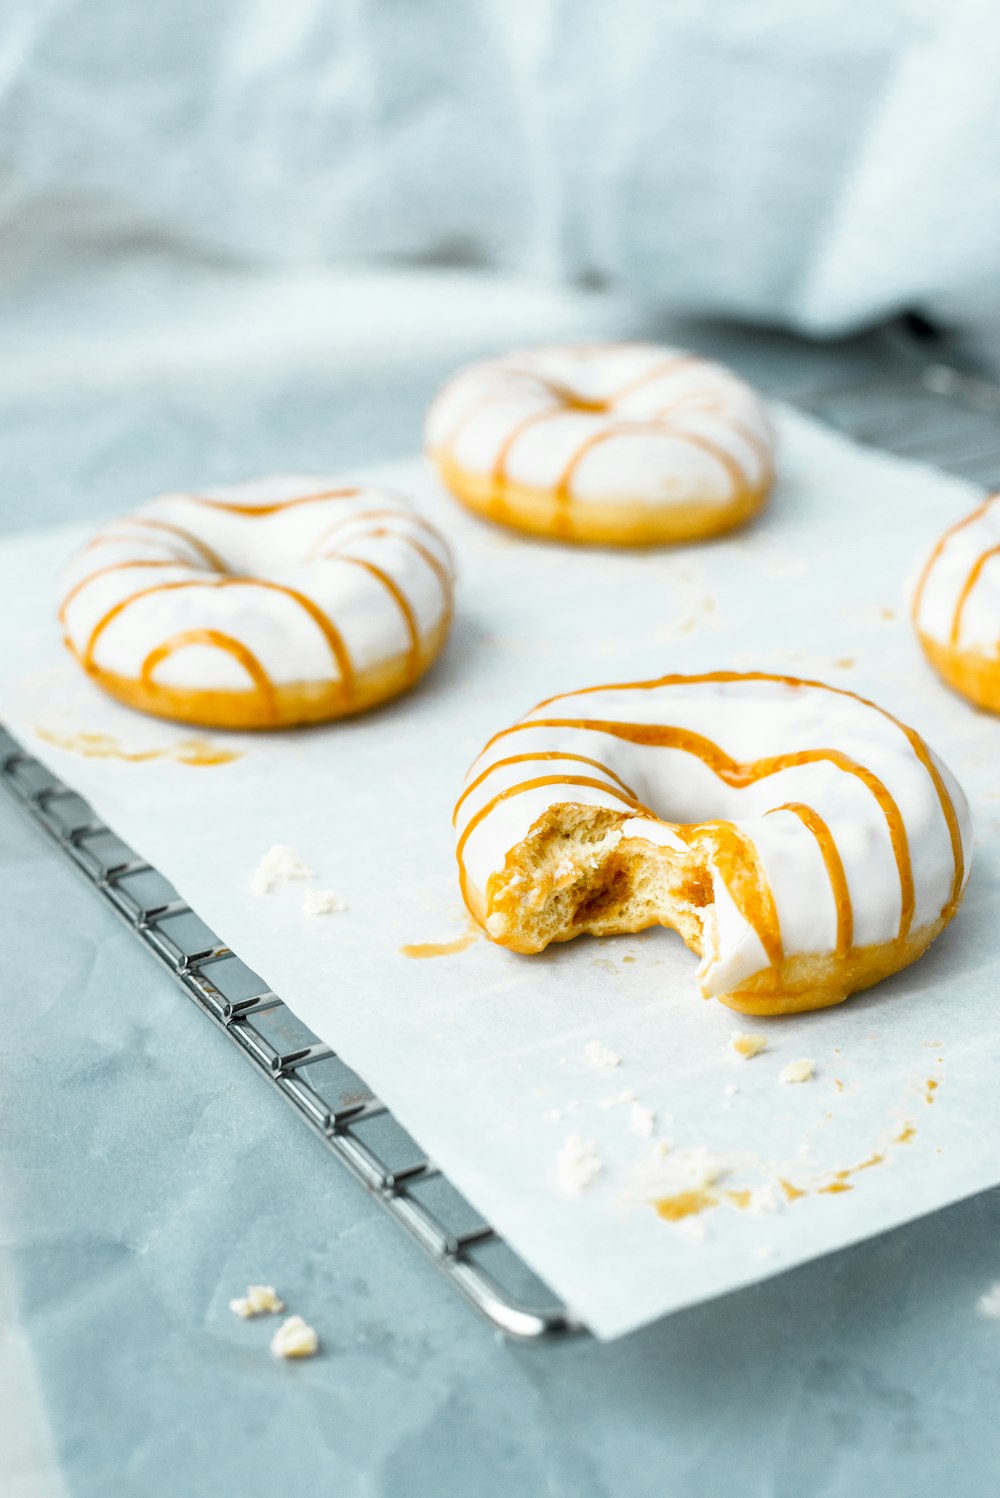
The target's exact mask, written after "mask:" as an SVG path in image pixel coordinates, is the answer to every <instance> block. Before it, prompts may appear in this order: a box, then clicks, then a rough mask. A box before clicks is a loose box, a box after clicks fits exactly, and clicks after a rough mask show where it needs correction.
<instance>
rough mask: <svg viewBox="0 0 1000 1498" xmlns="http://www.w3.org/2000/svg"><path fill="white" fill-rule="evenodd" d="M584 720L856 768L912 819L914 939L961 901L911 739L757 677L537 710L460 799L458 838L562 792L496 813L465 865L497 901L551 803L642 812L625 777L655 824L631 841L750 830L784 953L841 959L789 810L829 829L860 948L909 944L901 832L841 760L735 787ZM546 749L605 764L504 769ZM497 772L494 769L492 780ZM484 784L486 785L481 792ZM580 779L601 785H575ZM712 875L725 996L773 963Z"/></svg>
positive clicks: (677, 752)
mask: <svg viewBox="0 0 1000 1498" xmlns="http://www.w3.org/2000/svg"><path fill="white" fill-rule="evenodd" d="M580 719H587V720H590V721H591V722H594V723H595V724H600V723H607V724H613V723H632V724H649V725H656V726H663V725H673V726H675V727H678V728H680V729H683V730H687V731H689V732H691V733H694V734H698V735H700V736H701V737H703V738H706V739H708V740H711V741H712V742H713V743H714V744H717V745H718V746H719V747H720V748H721V749H722V750H723V751H724V752H725V753H726V754H727V755H728V756H729V757H730V758H731V759H733V760H735V761H738V762H740V763H749V762H752V761H756V760H760V759H767V758H771V757H776V756H786V755H789V754H792V753H796V752H799V751H808V750H832V751H834V752H836V753H839V754H840V755H843V756H846V757H847V758H848V759H850V760H851V761H853V762H854V763H856V764H858V765H860V766H862V767H864V768H865V769H866V770H868V771H869V772H871V773H873V774H874V775H875V776H877V777H878V779H879V781H881V783H882V784H883V785H884V787H885V788H886V790H887V791H888V793H889V795H890V796H891V797H892V798H893V800H894V801H895V803H896V805H897V807H898V809H899V813H900V816H901V818H902V821H903V824H904V826H905V829H906V835H907V840H908V844H909V852H910V858H911V864H912V875H913V887H914V911H913V918H912V923H911V928H910V929H911V930H912V931H914V932H916V931H918V930H920V929H921V928H922V927H924V926H927V925H929V924H931V923H932V922H934V921H935V920H937V919H938V917H939V916H940V914H941V912H942V910H943V909H944V908H945V906H946V905H947V904H948V902H949V900H950V898H951V895H952V886H953V882H954V876H955V859H954V853H953V848H952V842H951V834H950V832H949V828H948V823H947V820H946V816H945V812H944V810H943V807H942V802H941V799H940V797H939V795H938V791H937V789H936V788H935V785H934V782H933V780H932V778H931V775H930V773H929V771H928V770H927V768H926V767H925V766H924V765H923V764H922V763H921V761H920V759H919V758H918V756H917V754H916V752H915V750H914V748H913V746H912V744H911V743H910V741H909V739H908V738H907V736H906V733H905V732H904V730H903V728H902V727H901V726H900V725H898V724H897V723H895V722H894V721H893V720H892V719H891V718H889V717H888V716H887V715H885V714H884V713H882V712H880V711H879V709H878V708H876V707H874V706H872V705H871V704H868V703H866V702H863V701H862V700H861V699H860V698H857V697H854V696H852V695H851V694H849V693H841V692H838V691H835V690H834V689H832V688H829V687H824V686H820V685H814V684H810V683H797V684H788V683H786V682H784V681H782V680H780V679H772V678H766V677H765V678H756V677H753V676H744V677H736V678H734V679H731V680H722V681H719V680H699V679H698V678H695V677H692V678H680V679H679V680H674V681H669V680H668V681H667V682H665V683H662V684H656V683H654V684H651V685H649V686H646V687H643V686H621V687H616V686H609V687H605V688H601V689H599V690H597V691H593V692H584V693H577V694H574V695H571V696H566V697H560V698H557V699H555V700H554V701H552V702H549V703H545V704H541V705H540V706H539V707H537V708H535V709H533V711H532V712H530V713H528V714H527V715H526V717H525V718H524V719H522V722H523V723H526V724H533V723H534V722H536V721H539V726H538V727H537V728H536V727H526V728H517V729H516V730H515V731H508V732H506V733H503V734H501V735H499V736H498V737H497V738H496V740H495V741H494V742H493V743H492V744H491V745H490V746H489V748H488V749H486V750H485V751H484V752H483V754H481V755H480V757H479V759H477V760H476V762H475V763H474V764H473V765H472V767H471V769H470V771H469V775H468V777H467V782H466V784H467V786H473V789H471V790H469V791H468V792H467V793H466V794H465V796H464V799H463V800H462V801H461V804H460V806H459V809H458V815H457V819H456V823H457V825H456V830H457V833H458V835H459V837H460V838H461V837H463V835H464V834H465V829H466V828H467V827H468V825H469V823H470V822H471V821H472V820H473V819H474V818H475V817H476V815H477V813H479V812H480V811H481V810H483V809H484V808H486V807H487V806H488V805H489V803H490V802H491V801H492V800H493V798H494V797H496V796H497V795H498V793H499V792H501V791H503V790H510V789H512V788H513V787H515V786H517V785H519V784H522V783H523V782H524V781H526V780H532V779H535V778H538V777H541V776H545V777H550V776H553V777H560V780H559V782H558V783H555V784H551V785H546V786H540V787H536V788H534V789H532V790H526V791H519V792H516V793H515V794H513V795H509V796H508V797H507V798H506V799H505V800H501V801H497V802H496V803H495V804H494V805H493V807H492V809H491V810H489V811H488V812H487V813H486V814H485V815H484V816H483V817H482V820H480V821H479V822H478V824H477V825H476V826H475V828H474V830H473V831H472V832H471V833H469V835H468V836H467V838H466V840H465V842H464V846H463V850H462V862H463V866H464V870H465V874H466V877H467V879H468V881H469V884H470V886H471V887H472V888H473V889H476V890H479V891H483V890H485V889H486V886H487V881H488V880H489V878H490V875H491V874H493V873H495V872H498V871H500V870H502V869H503V867H504V861H505V858H506V855H507V853H508V852H509V851H510V850H511V849H512V848H514V847H516V846H517V845H518V844H519V843H520V842H522V841H523V840H524V839H525V838H526V837H527V836H528V835H529V832H530V830H531V828H532V826H533V825H534V823H535V822H536V821H537V820H538V818H539V817H541V815H542V814H543V812H545V811H546V810H547V809H548V808H549V807H551V806H554V805H557V804H560V803H566V802H573V803H584V804H587V805H593V806H602V807H607V808H609V809H611V810H616V811H619V812H621V811H626V812H628V811H630V810H631V806H630V803H629V801H628V799H627V796H626V793H625V792H624V791H623V790H622V789H621V785H620V784H619V781H618V780H616V779H615V777H618V778H619V779H620V781H621V782H624V784H625V785H626V786H628V787H629V788H630V789H631V790H632V791H633V792H634V793H635V796H636V797H637V799H638V801H639V802H640V804H641V805H642V807H644V808H648V810H649V812H650V813H652V814H653V817H655V820H654V819H651V818H650V817H649V816H646V817H644V816H642V815H636V816H629V817H628V818H627V820H626V821H625V822H624V823H623V824H622V826H621V831H622V834H623V836H625V837H628V838H636V839H638V838H641V839H643V840H645V841H647V842H650V843H658V844H661V845H663V846H666V847H673V848H676V849H678V850H683V849H684V847H685V842H684V840H683V839H682V838H681V837H680V836H679V835H678V831H677V828H678V827H679V826H686V827H688V828H689V829H690V826H691V825H692V824H698V823H700V822H706V821H725V822H732V823H733V824H734V825H735V826H736V827H737V828H738V829H739V831H740V832H741V833H742V834H743V835H744V837H745V838H746V839H747V840H748V841H749V842H750V843H751V844H752V845H753V847H754V849H755V850H756V853H757V856H758V858H759V859H760V861H761V864H762V866H763V868H764V871H765V873H766V876H767V879H768V882H769V884H770V887H771V891H772V894H773V897H774V901H775V907H776V910H777V914H778V921H779V925H780V931H781V939H782V945H783V949H784V952H785V954H786V956H793V955H795V954H797V953H820V954H822V953H830V952H832V951H833V950H834V949H835V945H836V937H837V912H836V907H835V903H834V896H833V891H832V885H831V880H830V876H829V873H828V870H827V867H826V863H825V861H824V858H823V856H822V853H821V851H820V847H819V843H818V841H817V839H816V837H815V836H814V835H813V833H812V832H810V831H809V829H808V828H807V827H806V826H805V824H804V823H803V822H802V820H801V819H800V818H799V816H798V815H797V814H796V813H794V812H790V811H786V810H780V808H783V807H785V806H787V804H788V803H799V804H802V805H804V806H806V807H809V808H811V809H812V811H813V812H815V813H816V814H818V815H819V816H820V817H821V818H822V819H823V821H824V822H825V823H826V825H827V827H828V828H829V830H830V833H831V836H832V838H833V841H834V843H835V845H836V848H837V850H838V852H839V855H840V858H841V861H842V863H843V867H844V875H845V879H846V883H847V887H848V891H849V894H850V897H851V906H852V913H853V928H854V929H853V938H852V945H853V946H854V947H862V946H868V945H874V944H877V943H882V942H888V941H891V940H892V939H893V938H894V937H896V936H897V935H898V933H899V928H900V920H901V911H902V882H901V879H900V874H899V868H898V865H897V862H896V857H895V854H894V851H893V845H892V839H891V835H890V830H889V825H888V822H887V819H886V816H885V814H884V811H883V809H882V807H881V805H880V804H879V801H878V799H877V798H876V795H875V794H874V792H873V790H872V789H871V788H870V787H869V785H867V784H866V783H865V782H864V781H863V780H862V779H860V778H859V777H858V776H857V775H855V774H853V773H851V771H850V770H848V769H845V768H841V766H840V765H838V764H835V763H832V762H831V761H830V760H811V761H809V762H807V763H805V764H798V765H791V766H787V767H785V768H782V769H780V770H777V771H774V772H772V773H770V774H768V775H765V776H763V777H762V778H760V779H757V780H755V781H750V782H749V783H748V784H745V785H742V786H731V785H729V784H727V783H726V782H725V781H724V780H722V779H720V778H719V777H718V776H717V775H716V774H715V773H714V772H713V771H712V770H711V769H710V768H709V766H708V765H707V764H706V763H705V762H704V760H703V759H701V758H700V757H698V755H697V754H695V753H692V752H689V751H688V750H686V749H684V748H679V747H672V748H667V747H662V746H655V745H642V744H636V743H631V742H629V741H627V740H625V739H621V738H616V737H614V736H613V735H612V734H611V733H609V732H602V731H601V729H600V728H599V727H594V728H580V727H574V726H572V720H580ZM560 720H570V722H568V723H566V722H564V723H561V724H560ZM545 724H548V725H549V726H544V725H545ZM546 752H547V753H549V754H552V753H554V752H555V753H558V754H560V755H570V756H574V755H575V756H583V757H585V758H586V759H590V760H596V761H598V765H597V766H595V765H592V764H587V763H582V762H581V761H580V759H579V758H576V759H574V758H567V759H565V760H563V759H548V760H542V759H529V760H527V761H522V762H519V763H516V764H506V765H505V764H503V763H502V761H503V760H504V759H505V758H509V757H511V756H513V755H521V754H529V755H541V754H543V753H546ZM931 757H932V762H933V764H934V765H935V767H936V768H937V770H938V772H939V774H940V775H941V777H942V780H943V782H944V786H945V790H946V792H947V794H948V795H949V796H950V798H951V802H952V805H953V807H954V810H955V814H956V817H957V820H958V823H959V828H960V833H961V841H962V845H963V851H964V865H965V875H966V877H967V876H968V867H969V861H970V858H971V822H970V817H969V810H968V804H967V802H966V798H965V796H964V794H963V792H962V790H961V788H960V787H959V786H958V784H957V783H956V781H955V780H954V778H953V777H952V776H951V774H950V773H949V772H948V771H947V769H946V768H945V767H944V766H943V765H941V763H940V761H939V760H937V758H936V757H934V756H933V755H932V756H931ZM493 765H496V766H497V768H496V769H495V770H491V769H490V766H493ZM484 772H487V773H485V775H484ZM480 776H483V777H484V778H483V779H482V780H481V781H480V783H479V784H478V785H475V784H474V783H475V782H476V780H477V779H479V777H480ZM581 776H582V777H584V778H586V779H591V780H594V781H597V782H599V786H597V787H593V786H580V785H574V784H572V783H571V779H572V778H573V777H581ZM686 835H687V836H690V832H688V833H687V834H686ZM710 867H711V872H712V877H713V885H714V922H713V926H714V932H715V938H714V940H715V946H714V950H710V951H706V953H705V954H704V957H703V963H702V977H703V987H704V989H705V991H706V992H708V993H713V994H715V993H725V992H727V991H729V990H730V989H732V988H733V987H734V986H735V985H737V984H738V983H739V982H740V981H742V980H743V979H745V978H747V977H750V976H752V975H753V974H754V973H756V972H758V971H760V970H761V969H762V968H764V967H766V966H767V956H766V954H765V951H764V948H763V946H762V944H761V940H760V937H759V935H758V934H757V932H756V931H755V929H754V928H753V926H752V925H750V924H749V923H748V922H747V920H746V919H745V918H744V916H743V915H741V913H740V911H739V910H738V908H737V906H736V904H735V902H734V901H733V899H732V897H731V895H730V893H729V891H728V889H727V888H726V885H725V882H724V880H723V878H722V876H721V874H720V873H719V871H718V869H716V868H714V866H711V865H710ZM710 930H711V928H710Z"/></svg>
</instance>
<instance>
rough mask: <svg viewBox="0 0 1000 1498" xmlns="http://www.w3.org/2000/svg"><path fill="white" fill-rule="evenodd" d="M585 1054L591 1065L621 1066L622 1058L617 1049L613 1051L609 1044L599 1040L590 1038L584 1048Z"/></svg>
mask: <svg viewBox="0 0 1000 1498" xmlns="http://www.w3.org/2000/svg"><path fill="white" fill-rule="evenodd" d="M583 1054H584V1055H585V1056H586V1058H587V1060H588V1061H589V1062H590V1064H591V1066H606V1067H608V1068H610V1067H613V1066H621V1064H622V1058H621V1057H620V1056H619V1055H618V1053H617V1051H612V1050H611V1049H610V1048H609V1047H608V1046H606V1045H602V1044H601V1042H600V1041H599V1040H588V1042H587V1044H586V1045H585V1046H584V1048H583Z"/></svg>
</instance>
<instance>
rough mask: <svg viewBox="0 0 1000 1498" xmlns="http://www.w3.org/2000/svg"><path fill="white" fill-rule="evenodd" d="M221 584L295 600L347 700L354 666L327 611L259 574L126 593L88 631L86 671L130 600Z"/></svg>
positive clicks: (160, 584) (193, 580)
mask: <svg viewBox="0 0 1000 1498" xmlns="http://www.w3.org/2000/svg"><path fill="white" fill-rule="evenodd" d="M225 587H242V588H266V589H267V590H268V591H269V592H272V593H281V594H283V595H284V596H285V597H286V598H291V599H292V600H293V601H294V602H295V603H297V604H298V605H299V607H300V608H301V609H302V610H303V612H304V613H306V614H308V615H309V617H310V619H311V620H312V621H313V623H314V624H315V625H316V627H317V628H318V629H319V631H320V632H321V634H322V635H323V638H324V639H325V640H326V643H327V645H328V646H329V648H330V653H331V655H332V656H333V658H334V660H335V661H336V663H337V667H338V670H339V672H340V677H341V681H342V683H343V687H344V691H345V694H346V696H347V698H348V700H350V698H351V695H352V693H353V688H354V667H353V664H352V662H351V657H350V655H349V653H348V650H347V646H346V645H345V644H344V641H343V639H342V637H341V634H340V631H339V630H338V629H337V627H336V625H335V624H334V623H333V621H332V620H331V619H329V618H328V617H327V615H326V614H325V613H324V612H323V610H322V609H321V608H320V607H319V605H318V604H316V603H314V602H313V600H312V599H311V598H309V597H308V596H307V595H306V594H305V593H300V592H299V591H298V590H297V589H296V588H289V587H285V586H284V585H283V584H281V583H273V582H268V581H266V580H265V579H264V578H260V577H215V578H197V579H195V578H189V579H185V580H184V581H179V582H170V583H159V584H156V585H154V586H153V587H151V588H141V589H139V591H138V592H136V593H130V594H128V596H127V597H125V598H121V599H119V601H118V602H117V603H116V604H115V605H114V606H113V608H110V609H109V610H108V612H107V613H106V614H105V615H104V616H103V618H101V619H100V620H98V622H97V624H96V625H95V626H94V628H93V630H92V631H91V634H90V638H89V639H88V641H87V644H86V646H85V648H84V651H83V655H82V662H83V665H84V668H85V669H86V670H88V671H93V670H94V669H95V667H94V652H95V650H96V648H97V642H98V640H99V639H100V637H101V635H102V634H103V633H104V631H105V630H106V629H107V627H108V625H109V624H111V623H112V622H113V621H114V620H115V619H116V618H117V617H118V616H119V614H121V613H122V612H123V611H124V610H125V609H127V608H128V607H129V605H130V604H133V603H135V602H137V601H138V600H139V599H140V598H149V597H151V596H152V595H153V594H154V593H167V592H173V591H174V590H175V589H178V588H225Z"/></svg>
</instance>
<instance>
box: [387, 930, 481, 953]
mask: <svg viewBox="0 0 1000 1498" xmlns="http://www.w3.org/2000/svg"><path fill="white" fill-rule="evenodd" d="M481 936H482V932H481V931H480V930H479V929H478V928H477V929H476V930H475V931H467V932H466V933H465V935H464V936H456V937H455V939H454V941H408V942H406V943H405V945H403V946H401V947H400V949H399V950H400V951H401V952H402V954H403V956H404V957H416V958H418V959H419V958H425V957H454V956H455V955H456V953H458V952H467V951H468V949H469V947H471V946H472V944H473V942H476V941H478V940H479V939H480V937H481Z"/></svg>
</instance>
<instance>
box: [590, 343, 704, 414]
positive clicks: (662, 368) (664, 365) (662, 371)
mask: <svg viewBox="0 0 1000 1498" xmlns="http://www.w3.org/2000/svg"><path fill="white" fill-rule="evenodd" d="M700 362H701V361H700V360H699V358H698V356H697V354H672V355H671V356H670V357H669V358H666V359H661V360H660V361H659V362H658V363H657V364H654V365H653V366H651V368H649V369H647V370H646V372H645V374H641V375H637V376H636V377H635V379H632V380H629V381H628V382H627V383H626V384H624V385H620V386H619V387H618V389H617V390H616V391H615V392H614V394H613V395H609V396H608V397H607V399H606V401H605V405H607V406H616V405H617V404H618V402H619V401H622V400H625V399H626V398H627V397H628V396H630V395H635V393H636V391H637V390H642V388H643V387H644V386H645V385H653V384H655V383H656V381H657V380H663V379H666V377H667V376H668V375H672V374H673V373H674V372H675V370H678V369H683V367H684V366H685V365H686V364H699V363H700Z"/></svg>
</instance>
